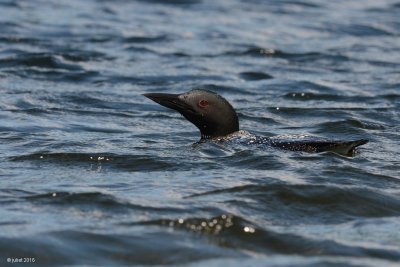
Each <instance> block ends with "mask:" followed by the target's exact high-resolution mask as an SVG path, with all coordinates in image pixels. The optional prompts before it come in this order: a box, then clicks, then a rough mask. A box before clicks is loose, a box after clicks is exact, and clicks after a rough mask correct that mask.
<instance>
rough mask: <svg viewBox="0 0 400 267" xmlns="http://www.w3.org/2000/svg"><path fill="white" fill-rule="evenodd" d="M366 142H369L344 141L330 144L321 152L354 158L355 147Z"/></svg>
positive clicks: (362, 140) (366, 141) (361, 140)
mask: <svg viewBox="0 0 400 267" xmlns="http://www.w3.org/2000/svg"><path fill="white" fill-rule="evenodd" d="M368 142H369V140H367V139H360V140H355V141H344V142H332V143H331V144H330V145H328V146H326V147H324V148H323V150H322V151H332V152H335V153H338V154H341V155H345V156H354V154H355V152H356V147H358V146H361V145H364V144H366V143H368ZM322 151H321V152H322Z"/></svg>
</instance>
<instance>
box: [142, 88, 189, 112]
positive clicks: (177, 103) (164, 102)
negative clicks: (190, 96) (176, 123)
mask: <svg viewBox="0 0 400 267" xmlns="http://www.w3.org/2000/svg"><path fill="white" fill-rule="evenodd" d="M143 95H144V96H145V97H147V98H150V99H151V100H153V101H154V102H156V103H158V104H160V105H161V106H164V107H167V108H170V109H173V110H176V111H178V112H180V113H183V114H185V113H187V112H194V109H193V108H192V107H191V106H190V105H189V104H188V103H186V102H184V101H183V100H182V99H181V98H180V97H179V96H180V95H179V94H163V93H148V94H143Z"/></svg>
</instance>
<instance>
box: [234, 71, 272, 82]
mask: <svg viewBox="0 0 400 267" xmlns="http://www.w3.org/2000/svg"><path fill="white" fill-rule="evenodd" d="M239 76H240V77H241V78H242V79H244V80H246V81H258V80H268V79H272V78H273V77H272V76H271V75H269V74H266V73H263V72H251V71H248V72H241V73H240V74H239Z"/></svg>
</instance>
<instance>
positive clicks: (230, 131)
mask: <svg viewBox="0 0 400 267" xmlns="http://www.w3.org/2000/svg"><path fill="white" fill-rule="evenodd" d="M143 95H144V96H145V97H147V98H149V99H151V100H153V101H154V102H156V103H158V104H160V105H162V106H165V107H167V108H170V109H173V110H176V111H178V112H179V113H181V114H182V115H183V116H184V117H185V118H186V119H187V120H188V121H190V122H191V123H193V124H194V125H195V126H196V127H197V128H198V129H199V130H200V133H201V140H200V141H205V140H212V141H217V142H226V141H231V140H239V141H240V142H242V143H246V144H263V145H264V144H265V145H268V146H271V147H276V148H279V149H284V150H291V151H303V152H309V153H319V152H324V151H331V152H335V153H338V154H341V155H345V156H354V154H355V148H356V147H358V146H361V145H363V144H366V143H368V140H366V139H359V140H354V141H341V140H329V139H322V138H319V137H313V136H299V135H292V136H283V137H282V136H277V137H271V138H270V137H259V136H254V135H251V134H250V133H248V132H247V131H241V130H239V118H238V116H237V114H236V111H235V109H234V108H233V107H232V105H231V104H230V103H229V102H228V101H227V100H226V99H225V98H223V97H222V96H220V95H218V94H216V93H214V92H212V91H209V90H204V89H193V90H191V91H189V92H186V93H183V94H165V93H147V94H143Z"/></svg>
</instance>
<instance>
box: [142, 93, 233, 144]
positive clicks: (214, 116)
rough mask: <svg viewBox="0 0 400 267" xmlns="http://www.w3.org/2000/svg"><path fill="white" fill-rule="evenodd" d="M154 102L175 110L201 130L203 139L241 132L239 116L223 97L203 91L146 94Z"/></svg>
mask: <svg viewBox="0 0 400 267" xmlns="http://www.w3.org/2000/svg"><path fill="white" fill-rule="evenodd" d="M144 96H145V97H148V98H150V99H151V100H153V101H154V102H157V103H158V104H160V105H162V106H165V107H167V108H170V109H174V110H176V111H178V112H179V113H181V114H182V115H183V116H184V117H185V118H186V119H187V120H188V121H190V122H191V123H193V124H194V125H196V126H197V128H199V130H200V132H201V138H202V139H204V138H213V137H219V136H225V135H228V134H231V133H234V132H236V131H238V130H239V119H238V116H237V114H236V112H235V110H234V109H233V107H232V106H231V104H229V102H228V101H227V100H226V99H225V98H223V97H222V96H220V95H218V94H216V93H214V92H211V91H208V90H202V89H194V90H191V91H189V92H186V93H183V94H163V93H149V94H144Z"/></svg>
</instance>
